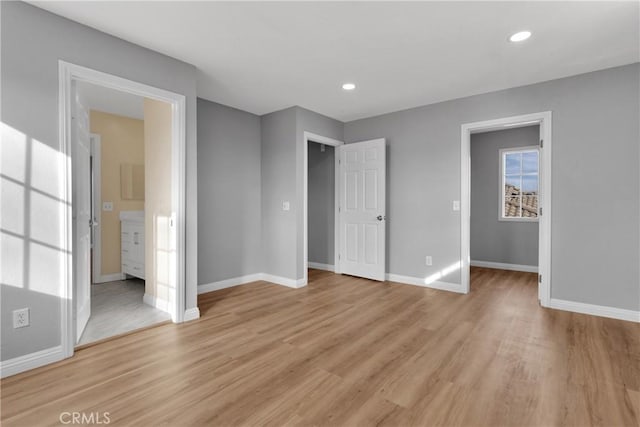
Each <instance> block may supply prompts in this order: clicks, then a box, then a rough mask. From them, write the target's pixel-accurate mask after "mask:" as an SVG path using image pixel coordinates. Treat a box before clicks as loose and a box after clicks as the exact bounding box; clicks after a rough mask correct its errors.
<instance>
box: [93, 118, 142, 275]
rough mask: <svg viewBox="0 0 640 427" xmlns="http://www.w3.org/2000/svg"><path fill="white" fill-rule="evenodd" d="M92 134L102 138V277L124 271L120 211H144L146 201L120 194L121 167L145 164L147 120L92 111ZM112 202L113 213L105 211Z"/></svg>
mask: <svg viewBox="0 0 640 427" xmlns="http://www.w3.org/2000/svg"><path fill="white" fill-rule="evenodd" d="M90 122H91V133H96V134H98V135H100V141H101V150H100V154H101V163H100V179H101V186H100V193H101V200H100V229H101V233H100V238H101V271H100V274H101V275H103V276H104V275H111V274H116V273H120V272H121V268H120V211H134V210H136V211H137V210H144V200H123V199H122V198H121V194H120V165H121V164H123V163H129V164H136V165H142V164H144V121H143V120H138V119H133V118H130V117H124V116H118V115H115V114H110V113H104V112H101V111H95V110H91V114H90ZM103 202H112V203H113V211H105V210H102V203H103Z"/></svg>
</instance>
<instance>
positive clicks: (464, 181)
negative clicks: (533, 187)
mask: <svg viewBox="0 0 640 427" xmlns="http://www.w3.org/2000/svg"><path fill="white" fill-rule="evenodd" d="M533 124H539V125H540V140H541V141H543V144H542V147H541V149H540V181H539V182H540V190H541V191H540V195H539V197H540V200H539V206H540V215H539V217H538V221H539V222H538V224H539V237H538V239H539V244H538V272H539V278H541V280H540V281H539V284H538V298H539V300H540V304H541V305H542V306H543V307H548V306H549V300H550V299H551V111H544V112H540V113H532V114H524V115H520V116H512V117H504V118H499V119H494V120H485V121H480V122H474V123H466V124H463V125H462V138H461V141H462V142H461V150H460V187H461V188H460V259H461V285H462V289H463V292H464V293H468V292H469V280H470V279H469V275H470V265H469V263H470V252H471V249H470V246H471V245H470V238H471V134H472V133H479V132H488V131H492V130H504V129H513V128H514V127H518V126H528V125H533Z"/></svg>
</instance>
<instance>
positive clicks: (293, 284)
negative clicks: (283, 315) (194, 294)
mask: <svg viewBox="0 0 640 427" xmlns="http://www.w3.org/2000/svg"><path fill="white" fill-rule="evenodd" d="M260 280H263V281H265V282H271V283H275V284H276V285H282V286H287V287H289V288H301V287H303V286H305V285H306V283H305V281H304V279H297V280H295V279H289V278H287V277H281V276H274V275H272V274H267V273H255V274H249V275H246V276H240V277H232V278H231V279H225V280H220V281H218V282H213V283H205V284H203V285H199V286H198V294H205V293H207V292H213V291H219V290H220V289H226V288H232V287H234V286H240V285H246V284H247V283H252V282H258V281H260Z"/></svg>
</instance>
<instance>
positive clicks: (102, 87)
mask: <svg viewBox="0 0 640 427" xmlns="http://www.w3.org/2000/svg"><path fill="white" fill-rule="evenodd" d="M59 82H60V86H59V92H60V97H59V99H60V110H59V111H60V138H61V140H62V141H63V146H64V152H65V154H66V155H67V158H69V159H70V162H68V163H67V164H66V174H65V177H66V179H65V181H66V183H65V185H66V188H67V192H68V193H69V194H71V195H72V196H73V197H68V200H72V204H71V206H70V207H71V209H70V210H69V211H68V212H67V214H66V224H67V225H68V226H67V231H66V233H65V239H64V245H65V249H66V250H67V252H68V253H69V254H70V255H71V256H70V257H68V262H67V266H66V272H65V276H66V280H65V283H66V285H65V287H64V289H63V293H64V295H63V299H62V302H61V305H62V307H61V321H62V325H63V327H62V331H61V339H62V349H63V352H64V356H65V357H70V356H72V355H73V352H74V347H75V345H76V344H77V343H78V342H79V341H80V339H81V337H82V334H83V332H84V327H85V326H86V324H87V322H88V321H89V319H90V317H91V296H92V290H91V288H92V285H91V283H92V282H93V281H95V279H96V278H97V279H98V280H97V281H98V282H100V281H103V280H104V279H107V280H110V279H121V278H126V277H138V278H139V279H136V280H140V279H144V280H145V282H146V283H145V285H144V288H145V291H144V295H145V296H144V300H145V302H146V303H147V305H149V304H150V305H152V306H154V307H155V308H156V309H160V310H161V311H162V312H164V313H162V314H163V315H165V314H166V315H165V318H170V319H172V320H173V321H174V322H181V321H183V318H184V314H185V302H184V301H185V296H184V293H185V280H184V263H185V221H184V218H185V215H184V213H185V206H184V201H185V169H186V167H185V149H186V133H185V118H186V108H185V97H184V96H183V95H179V94H175V93H172V92H168V91H165V90H162V89H158V88H154V87H151V86H147V85H144V84H141V83H136V82H133V81H131V80H127V79H123V78H120V77H116V76H113V75H110V74H106V73H102V72H99V71H96V70H92V69H89V68H85V67H81V66H77V65H74V64H69V63H67V62H64V61H59ZM89 87H93V88H94V89H95V90H97V91H98V92H101V93H102V94H103V95H105V94H106V93H107V92H109V96H111V97H113V96H115V97H116V98H118V97H126V98H127V99H128V102H125V104H126V105H128V106H129V107H130V106H131V104H132V103H133V102H134V101H132V100H133V99H134V98H135V99H138V100H139V101H141V102H142V106H143V111H144V116H145V117H144V118H145V120H144V122H145V123H144V125H147V124H148V123H152V125H151V127H150V128H149V129H151V131H149V129H144V132H143V134H149V135H148V136H149V138H150V140H154V142H156V144H157V145H155V146H154V148H153V149H151V150H149V149H147V150H144V148H143V149H142V151H143V153H145V154H146V155H145V156H144V159H143V160H142V161H141V160H140V159H136V158H134V157H135V156H133V157H130V158H128V159H127V161H123V159H119V160H117V161H116V162H117V163H118V162H119V164H117V165H116V167H113V165H111V166H110V169H109V170H110V171H111V172H112V174H115V179H110V180H108V181H109V182H107V183H105V182H104V181H105V179H104V178H105V172H106V170H105V160H106V159H105V155H104V154H105V151H104V148H105V143H106V141H105V136H106V135H105V132H107V131H104V130H103V132H102V134H100V136H99V137H98V136H97V135H98V134H97V132H92V130H93V129H91V111H90V109H88V108H87V107H86V105H87V104H88V101H87V96H88V92H87V88H89ZM105 91H107V92H105ZM109 96H107V97H106V98H109ZM104 98H105V97H104V96H103V97H100V99H101V101H104V100H105V99H104ZM96 110H98V109H97V108H96ZM147 111H148V112H149V113H147ZM103 113H104V112H103ZM95 114H96V117H98V116H97V114H98V113H95ZM112 116H113V114H112ZM101 118H104V117H101ZM96 121H97V119H96ZM159 123H160V124H161V125H159ZM112 125H113V123H112ZM116 127H117V126H116ZM106 128H108V126H107V127H105V128H104V129H106ZM155 129H162V131H161V134H160V133H157V132H155ZM92 133H93V134H94V135H93V136H92V135H91V134H92ZM115 139H118V138H117V137H116V138H115ZM158 140H162V143H160V142H157V141H158ZM160 145H161V146H160ZM98 146H100V147H101V150H100V154H101V155H100V157H101V159H100V165H99V166H98V158H97V157H98V156H97V150H98ZM125 148H127V147H125ZM128 148H131V147H128ZM116 157H117V156H116ZM129 160H131V161H129ZM150 161H151V163H149V162H150ZM141 163H142V164H141ZM98 168H100V169H101V171H100V172H101V173H100V176H101V178H102V181H103V182H102V183H100V185H99V187H100V195H98V194H97V193H98V190H97V188H98V180H97V179H96V176H97V173H98ZM153 170H155V171H156V172H158V173H153ZM112 178H113V177H112ZM114 182H115V184H116V185H115V188H116V190H115V192H117V193H118V197H119V199H118V201H117V202H116V200H115V196H114V194H115V193H113V192H112V194H111V196H109V198H113V199H114V200H106V199H105V196H107V193H108V192H107V191H105V187H104V186H103V184H109V185H113V184H114ZM150 183H151V186H150ZM145 184H146V185H145ZM150 187H154V188H155V189H156V190H157V191H151V192H150ZM151 190H153V189H151ZM110 191H111V190H110ZM98 196H99V197H98ZM112 196H113V197H112ZM141 199H144V200H141ZM124 200H126V202H125V201H124ZM125 205H127V208H126V209H118V210H119V211H120V212H119V213H118V215H114V208H115V207H116V206H118V207H119V208H122V207H123V206H125ZM134 205H135V206H134ZM140 206H142V209H140ZM128 208H131V209H128ZM127 209H128V210H127ZM98 213H102V214H103V215H99V214H98ZM104 214H108V215H109V216H111V217H113V218H110V219H111V220H112V221H111V222H112V223H113V224H111V226H112V227H111V228H112V230H111V232H109V233H108V234H107V235H105V233H104V231H105V230H104V229H106V228H108V227H107V222H108V221H106V220H107V218H106V217H105V215H104ZM122 219H128V220H132V221H133V223H136V222H137V225H136V224H133V225H132V226H125V225H124V224H123V223H121V220H122ZM114 221H115V222H114ZM114 224H115V225H114ZM136 227H137V228H136ZM95 228H98V229H102V230H101V231H102V232H101V233H100V240H101V241H102V242H101V249H104V240H105V237H109V238H113V237H114V230H113V229H115V228H117V235H118V236H116V237H119V238H120V239H119V244H116V245H112V246H115V248H111V249H113V250H117V252H118V253H117V255H116V256H115V259H116V262H115V263H114V264H115V267H113V266H111V267H112V268H115V269H116V270H117V271H115V272H111V271H107V270H105V268H106V267H107V265H105V264H108V263H109V262H113V260H111V261H107V262H105V260H106V259H105V257H104V256H101V257H100V262H99V263H96V264H95V265H92V260H91V259H92V258H97V257H92V244H93V245H94V248H95V247H96V246H95V245H97V243H98V242H97V241H96V240H97V239H96V237H95V236H96V233H95V232H94V231H95V230H94V229H95ZM127 233H128V234H130V235H126V236H125V234H127ZM115 240H118V239H117V238H116V239H115ZM125 246H126V247H125ZM72 248H73V250H71V249H72ZM125 249H126V250H125ZM100 252H102V251H100ZM112 252H113V251H112ZM130 252H134V253H135V257H134V258H135V259H134V260H133V261H135V263H131V264H128V263H125V262H122V259H123V258H122V257H123V254H125V255H126V254H127V253H129V254H130ZM101 255H104V254H101ZM127 256H129V255H127ZM131 256H133V255H131ZM98 264H99V265H98ZM125 264H126V265H125ZM136 267H137V268H136ZM92 279H93V280H92ZM139 285H140V283H138V286H137V289H136V291H137V292H139V291H140V286H139ZM98 286H104V283H103V284H102V285H98ZM149 290H152V291H153V292H149ZM131 329H137V328H136V327H133V328H131ZM115 333H116V334H117V333H118V332H117V331H116V332H115ZM120 333H122V332H120Z"/></svg>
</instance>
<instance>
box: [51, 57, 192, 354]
mask: <svg viewBox="0 0 640 427" xmlns="http://www.w3.org/2000/svg"><path fill="white" fill-rule="evenodd" d="M74 81H83V82H87V83H92V84H96V85H99V86H103V87H107V88H111V89H116V90H120V91H123V92H127V93H130V94H133V95H139V96H143V97H146V98H152V99H156V100H159V101H164V102H167V103H169V104H171V106H172V119H171V128H172V168H171V177H172V185H171V190H172V211H173V213H172V223H173V226H174V227H173V229H174V230H175V232H174V236H173V237H174V239H175V247H176V254H177V256H176V264H175V265H176V271H175V276H176V277H175V288H176V289H175V291H176V292H175V296H174V298H173V299H174V300H175V301H174V304H172V307H171V308H170V310H168V311H169V312H170V313H172V319H173V321H174V322H176V323H178V322H181V321H182V320H183V316H184V313H185V311H186V307H185V292H186V289H185V286H186V285H185V256H186V244H185V238H186V236H185V235H186V217H185V192H186V186H185V183H186V164H185V158H186V157H185V152H186V124H185V123H186V98H185V96H184V95H181V94H177V93H174V92H170V91H167V90H164V89H159V88H156V87H153V86H149V85H146V84H143V83H138V82H134V81H132V80H128V79H125V78H122V77H117V76H114V75H111V74H107V73H103V72H100V71H97V70H93V69H90V68H86V67H82V66H79V65H75V64H71V63H68V62H65V61H62V60H59V61H58V111H59V138H60V147H61V150H62V153H63V154H64V155H65V158H66V161H65V164H64V169H65V171H64V175H63V176H64V193H65V197H64V200H66V201H67V202H68V203H70V204H72V203H73V200H72V197H71V194H72V174H71V172H72V162H71V154H72V147H71V94H72V86H73V85H72V83H73V82H74ZM62 218H63V219H64V230H63V232H64V236H65V237H64V239H63V242H62V248H61V250H62V251H64V252H68V253H71V254H73V252H72V248H73V245H72V238H73V235H72V225H73V219H72V215H71V210H70V209H64V210H63V214H62ZM72 260H73V256H69V257H67V262H66V263H65V266H64V272H63V277H64V280H63V281H62V286H61V289H60V305H61V307H60V312H61V316H60V321H61V328H60V329H61V338H60V340H61V347H62V352H63V355H64V357H71V356H72V355H73V347H74V339H73V335H74V330H75V328H74V318H73V264H72Z"/></svg>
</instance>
